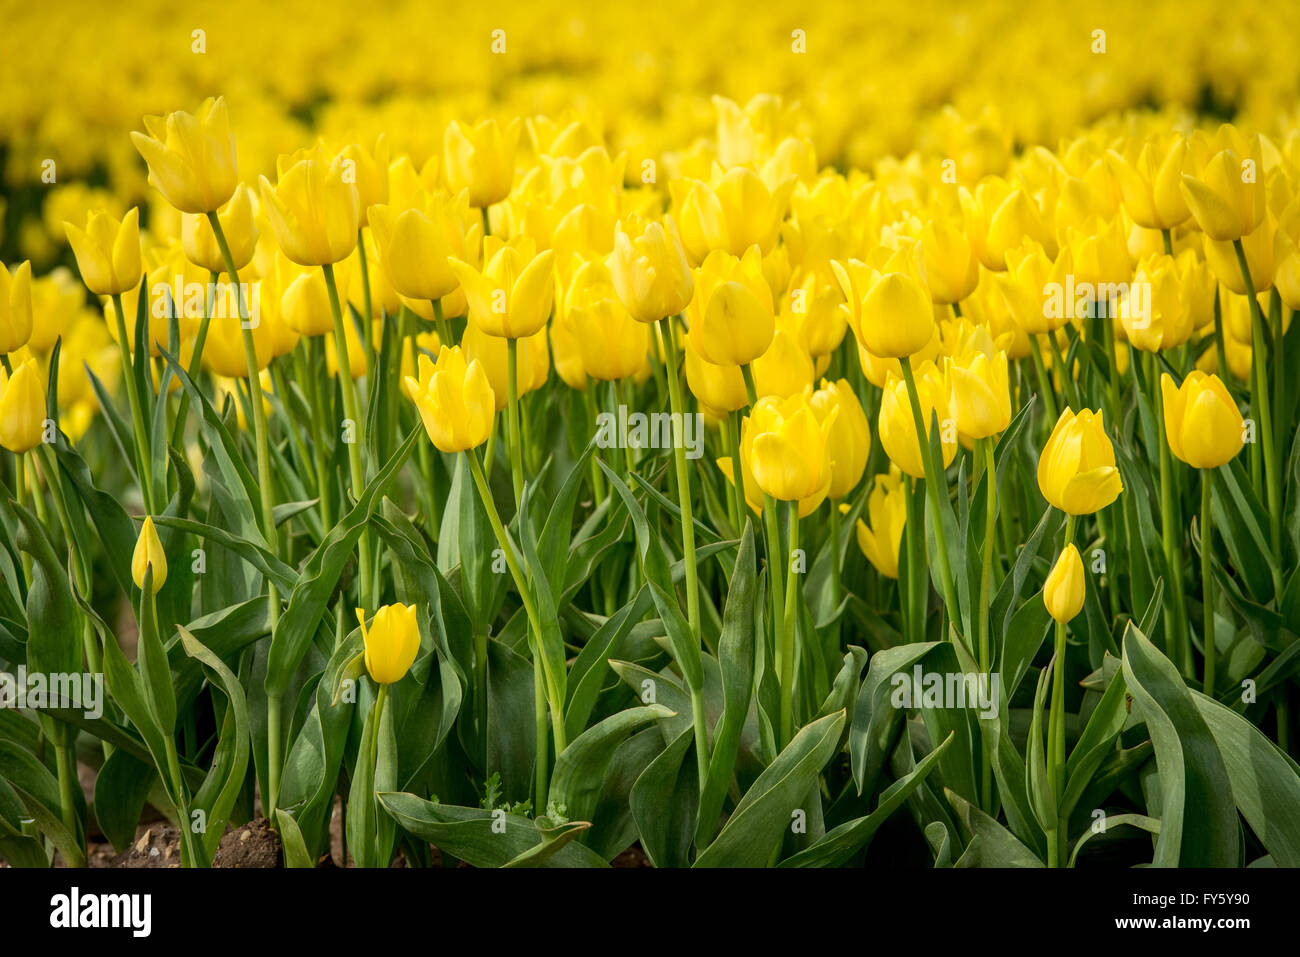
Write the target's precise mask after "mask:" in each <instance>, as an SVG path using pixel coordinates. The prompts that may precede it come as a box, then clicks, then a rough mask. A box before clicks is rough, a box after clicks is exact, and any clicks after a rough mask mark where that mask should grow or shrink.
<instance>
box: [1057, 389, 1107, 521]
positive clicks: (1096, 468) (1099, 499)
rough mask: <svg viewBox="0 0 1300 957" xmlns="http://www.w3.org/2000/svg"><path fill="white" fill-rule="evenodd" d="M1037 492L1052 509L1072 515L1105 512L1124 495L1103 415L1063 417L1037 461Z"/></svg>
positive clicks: (1069, 413) (1067, 412) (1067, 414)
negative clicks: (1053, 507) (1107, 507)
mask: <svg viewBox="0 0 1300 957" xmlns="http://www.w3.org/2000/svg"><path fill="white" fill-rule="evenodd" d="M1038 488H1039V490H1040V491H1041V492H1042V493H1043V498H1045V499H1047V502H1048V504H1049V505H1053V506H1055V507H1056V508H1059V509H1060V510H1061V511H1063V512H1066V513H1068V514H1070V515H1088V514H1091V513H1092V512H1096V511H1098V510H1099V509H1103V508H1105V507H1106V506H1107V505H1109V504H1111V503H1112V502H1113V501H1115V499H1116V498H1118V497H1119V493H1120V492H1122V491H1124V483H1123V481H1122V480H1121V478H1120V474H1119V469H1117V468H1116V467H1115V448H1114V446H1112V445H1111V442H1110V436H1108V435H1107V434H1106V429H1105V427H1104V426H1103V424H1102V417H1101V413H1100V412H1093V411H1092V410H1091V409H1084V410H1083V411H1082V412H1080V413H1078V414H1077V415H1076V414H1075V413H1074V412H1073V411H1072V410H1071V409H1068V408H1067V409H1066V410H1065V411H1064V412H1062V413H1061V417H1060V418H1059V419H1057V420H1056V426H1055V427H1054V428H1053V429H1052V434H1051V436H1050V437H1049V438H1048V440H1047V444H1046V445H1045V446H1043V451H1042V454H1041V455H1040V456H1039V457H1038Z"/></svg>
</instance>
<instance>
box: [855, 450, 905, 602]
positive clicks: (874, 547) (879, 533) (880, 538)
mask: <svg viewBox="0 0 1300 957" xmlns="http://www.w3.org/2000/svg"><path fill="white" fill-rule="evenodd" d="M867 519H868V521H863V520H862V519H858V525H857V538H858V548H860V549H861V550H862V554H863V555H865V556H866V558H867V561H869V562H871V564H872V565H874V566H875V567H876V571H878V572H880V574H882V575H884V576H885V577H886V578H897V577H898V548H899V545H900V544H901V543H902V541H903V529H904V528H905V526H906V525H907V486H906V485H905V484H904V483H903V479H902V476H901V475H900V474H899V472H898V469H897V468H893V469H890V471H888V472H881V473H880V474H878V475H876V476H875V477H874V478H873V479H872V480H871V491H870V492H869V493H868V495H867Z"/></svg>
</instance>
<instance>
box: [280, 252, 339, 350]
mask: <svg viewBox="0 0 1300 957" xmlns="http://www.w3.org/2000/svg"><path fill="white" fill-rule="evenodd" d="M284 272H285V273H286V275H288V274H290V273H289V270H284ZM280 315H281V316H282V317H283V319H284V323H285V325H287V326H288V327H289V328H290V329H292V330H294V331H295V332H297V333H298V334H299V335H301V336H309V337H310V336H325V335H332V334H333V332H334V314H333V313H332V312H331V311H330V299H329V287H328V286H326V284H325V274H324V273H323V272H321V271H320V270H319V269H311V270H303V271H301V272H299V273H298V274H297V275H296V276H293V278H292V279H291V280H290V281H289V283H288V284H287V285H286V286H285V287H284V292H283V293H281V295H280Z"/></svg>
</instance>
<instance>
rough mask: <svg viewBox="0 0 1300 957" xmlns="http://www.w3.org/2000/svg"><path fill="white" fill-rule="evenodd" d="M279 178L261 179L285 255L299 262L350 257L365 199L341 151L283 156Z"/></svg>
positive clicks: (307, 263)
mask: <svg viewBox="0 0 1300 957" xmlns="http://www.w3.org/2000/svg"><path fill="white" fill-rule="evenodd" d="M281 167H282V168H281V169H280V175H279V180H278V182H277V183H276V184H275V185H274V186H272V185H271V181H270V180H268V179H267V178H266V177H265V176H263V177H262V178H261V179H260V183H261V191H262V203H263V206H264V207H265V209H266V218H267V220H268V221H269V222H270V224H271V230H272V232H274V233H275V241H276V242H277V243H279V244H280V248H281V249H282V250H283V251H284V254H285V255H286V256H288V257H289V258H290V259H291V260H293V261H294V262H296V263H297V264H298V265H300V266H324V265H326V264H330V263H336V262H339V261H340V260H343V259H347V258H348V256H349V255H351V253H352V250H353V249H355V248H356V245H357V228H358V226H359V225H360V222H361V218H360V217H361V199H360V194H359V193H358V192H357V186H356V183H355V182H353V180H354V179H355V177H348V176H345V164H344V158H343V157H342V156H336V157H334V158H333V159H332V160H331V159H328V158H327V157H326V156H325V155H324V154H323V153H321V152H319V151H315V152H307V153H304V154H301V158H296V157H283V158H282V162H281Z"/></svg>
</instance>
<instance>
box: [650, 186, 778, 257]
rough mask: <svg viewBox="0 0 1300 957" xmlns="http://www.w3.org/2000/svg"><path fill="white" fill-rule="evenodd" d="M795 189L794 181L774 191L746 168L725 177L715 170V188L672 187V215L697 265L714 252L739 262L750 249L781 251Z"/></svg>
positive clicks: (670, 188)
mask: <svg viewBox="0 0 1300 957" xmlns="http://www.w3.org/2000/svg"><path fill="white" fill-rule="evenodd" d="M796 185H797V181H796V180H795V179H793V178H791V179H788V180H786V181H784V182H782V183H780V184H779V185H778V186H777V187H776V188H775V189H770V188H769V187H768V185H767V184H766V183H764V182H763V179H762V177H761V176H759V175H758V173H756V172H755V171H754V170H752V169H750V168H748V167H746V166H737V167H733V168H732V169H729V170H727V171H726V172H725V173H724V172H723V171H722V168H721V167H718V166H715V167H714V171H713V180H712V182H711V183H705V182H701V181H699V180H695V181H693V182H678V183H673V184H671V185H670V186H669V190H670V192H671V193H672V196H673V210H674V212H675V213H676V215H677V217H678V220H679V221H680V223H681V230H682V242H683V243H684V244H685V246H686V250H687V252H689V253H690V256H691V259H692V261H694V262H696V263H701V262H703V261H704V259H705V257H707V256H708V254H709V253H710V252H711V251H713V250H715V249H724V250H726V251H727V252H729V253H731V254H732V255H733V256H740V255H742V254H743V253H744V252H745V250H747V249H748V248H749V247H750V246H758V248H759V252H760V253H763V254H766V253H767V252H768V251H769V250H771V249H772V247H773V246H775V245H776V239H777V234H778V233H779V231H780V228H781V221H782V220H783V219H784V218H785V213H786V208H787V207H788V206H789V204H790V195H791V194H792V193H793V192H794V188H795V186H796Z"/></svg>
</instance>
